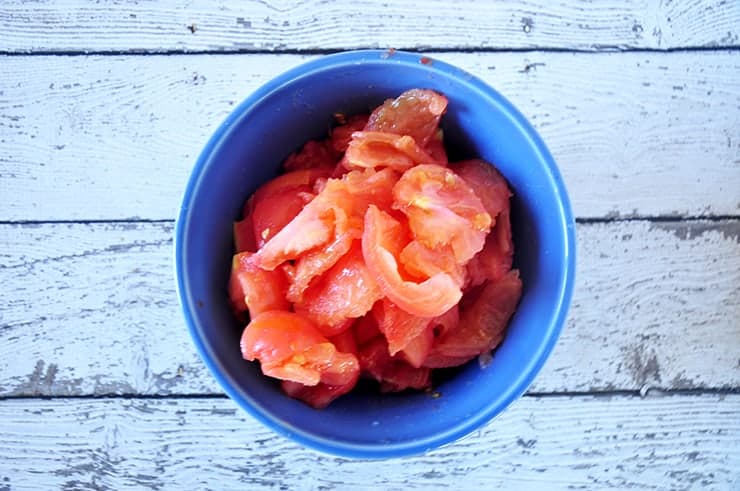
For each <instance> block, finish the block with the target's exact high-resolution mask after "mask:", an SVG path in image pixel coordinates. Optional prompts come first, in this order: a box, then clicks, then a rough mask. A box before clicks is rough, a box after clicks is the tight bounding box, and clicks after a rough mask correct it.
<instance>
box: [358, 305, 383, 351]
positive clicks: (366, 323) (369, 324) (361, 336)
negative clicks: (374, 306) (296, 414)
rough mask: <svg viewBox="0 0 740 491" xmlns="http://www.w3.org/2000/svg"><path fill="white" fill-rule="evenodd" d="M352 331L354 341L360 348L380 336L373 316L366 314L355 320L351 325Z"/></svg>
mask: <svg viewBox="0 0 740 491" xmlns="http://www.w3.org/2000/svg"><path fill="white" fill-rule="evenodd" d="M352 331H353V332H354V335H355V341H356V342H357V345H358V346H362V345H364V344H366V343H368V342H369V341H371V340H373V339H375V338H377V337H379V336H382V333H381V332H380V329H378V322H377V321H376V320H375V316H374V315H373V314H372V313H368V314H366V315H363V316H362V317H360V318H359V319H357V320H356V321H355V323H354V324H353V325H352Z"/></svg>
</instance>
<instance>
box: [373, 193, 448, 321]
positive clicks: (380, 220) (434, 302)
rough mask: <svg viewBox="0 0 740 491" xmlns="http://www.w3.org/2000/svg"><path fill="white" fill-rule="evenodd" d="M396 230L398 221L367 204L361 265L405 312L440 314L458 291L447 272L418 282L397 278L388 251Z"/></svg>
mask: <svg viewBox="0 0 740 491" xmlns="http://www.w3.org/2000/svg"><path fill="white" fill-rule="evenodd" d="M400 227H401V226H400V224H399V223H398V221H397V220H395V219H394V218H393V217H391V216H390V215H389V214H388V213H385V212H383V211H381V210H379V209H378V207H376V206H374V205H370V207H369V208H368V210H367V213H366V214H365V230H364V231H363V234H362V254H363V257H364V259H365V263H366V264H367V267H368V269H369V270H370V272H371V273H372V274H373V275H374V277H375V278H376V280H377V282H378V285H379V286H380V290H381V291H382V292H383V293H384V294H385V295H386V296H387V297H388V298H389V299H390V300H391V301H392V302H393V303H395V304H396V305H397V306H399V307H400V308H402V309H403V310H405V311H406V312H408V313H410V314H413V315H417V316H419V317H435V316H437V315H440V314H443V313H444V312H446V311H447V310H449V309H450V308H451V307H452V306H453V305H455V304H456V303H457V302H458V301H459V300H460V298H461V296H462V292H461V291H460V288H459V286H458V285H457V283H456V282H455V280H454V279H453V278H452V277H451V276H450V275H448V274H447V273H437V274H435V275H434V276H432V277H431V278H429V279H427V280H424V281H423V282H421V283H416V282H414V281H410V280H405V279H404V278H402V277H401V274H400V272H399V269H398V261H397V259H396V257H395V256H394V255H393V253H392V252H391V251H390V250H389V246H391V247H392V242H393V240H394V239H393V237H397V236H398V233H399V230H400Z"/></svg>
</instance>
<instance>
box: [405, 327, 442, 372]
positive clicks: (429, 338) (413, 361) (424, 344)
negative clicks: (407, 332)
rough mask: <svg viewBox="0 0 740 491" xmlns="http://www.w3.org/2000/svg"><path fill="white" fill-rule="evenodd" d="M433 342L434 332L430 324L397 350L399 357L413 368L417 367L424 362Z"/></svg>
mask: <svg viewBox="0 0 740 491" xmlns="http://www.w3.org/2000/svg"><path fill="white" fill-rule="evenodd" d="M433 344H434V332H433V329H432V325H431V324H427V326H426V327H425V328H424V329H423V330H422V331H421V332H420V333H419V335H418V336H416V337H414V338H411V339H410V340H409V341H408V342H407V343H406V346H405V347H404V348H403V349H402V350H401V351H399V354H400V355H401V358H403V359H404V360H406V362H407V363H408V364H409V365H411V366H412V367H414V368H419V367H421V366H422V365H423V364H424V360H426V359H427V356H429V351H430V350H431V349H432V345H433Z"/></svg>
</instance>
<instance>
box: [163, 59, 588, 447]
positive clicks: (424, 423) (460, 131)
mask: <svg viewBox="0 0 740 491" xmlns="http://www.w3.org/2000/svg"><path fill="white" fill-rule="evenodd" d="M415 87H421V88H430V89H434V90H437V91H439V92H441V93H443V94H445V95H446V96H447V97H448V99H449V108H448V111H447V114H446V115H445V116H444V118H443V125H442V126H443V129H444V131H445V138H446V141H447V146H448V149H449V150H450V152H451V154H452V157H453V158H455V159H459V158H469V157H481V158H484V159H486V160H488V161H491V162H493V163H495V164H496V166H497V167H498V168H499V169H500V170H501V172H502V173H503V174H504V175H505V176H506V178H507V179H508V181H509V183H510V184H511V187H512V188H513V192H514V198H513V201H512V225H513V232H514V241H515V246H516V255H515V267H518V268H519V269H520V271H521V277H522V281H523V284H524V294H523V297H522V301H521V304H520V306H519V309H518V311H517V313H516V314H515V317H514V318H513V320H512V322H511V324H510V329H509V332H508V334H507V336H506V339H505V341H504V342H503V344H502V345H501V346H500V347H499V348H498V349H497V350H496V352H495V355H494V357H493V360H492V361H491V363H490V364H488V365H487V366H486V367H485V368H482V367H481V366H480V365H479V363H477V362H475V361H474V362H471V363H469V364H468V365H466V366H465V367H463V368H462V369H460V370H458V371H457V373H456V374H455V375H454V376H452V377H448V378H447V379H446V380H444V381H443V382H442V383H441V384H440V385H439V386H437V387H436V388H435V389H436V392H437V393H438V394H439V396H436V394H435V396H432V395H431V394H428V393H409V394H407V393H404V394H399V395H378V394H374V393H371V392H369V391H365V392H360V393H357V394H351V395H349V396H345V397H343V398H341V399H339V400H337V401H335V402H334V403H333V404H332V405H331V406H330V407H329V408H327V409H324V410H321V411H317V410H313V409H311V408H309V407H307V406H305V405H304V404H303V403H301V402H299V401H295V400H292V399H290V398H288V397H286V396H284V395H283V394H282V393H281V392H280V389H279V386H278V384H276V383H275V382H274V381H271V380H269V379H268V378H266V377H264V376H262V374H261V372H260V370H259V367H258V365H257V364H251V363H248V362H245V361H244V360H243V359H242V358H241V355H240V352H239V337H240V334H241V330H242V327H243V326H241V325H239V324H238V323H237V322H236V321H235V319H234V318H233V316H232V314H231V312H230V309H229V305H228V299H227V294H226V285H227V281H228V275H229V270H230V264H231V257H232V254H233V248H232V222H233V221H234V220H235V219H237V217H238V215H239V212H240V209H241V207H242V204H243V202H244V200H245V199H246V198H247V197H248V196H249V195H250V194H251V193H252V192H253V191H254V190H255V189H256V188H257V187H258V186H259V185H260V184H262V183H264V182H265V181H267V180H268V179H270V178H271V177H274V176H275V175H277V173H278V172H279V169H280V164H281V162H282V161H283V160H284V159H285V157H287V155H288V154H289V153H290V152H291V151H293V150H295V149H297V148H299V147H300V146H301V145H302V144H303V143H305V142H306V141H307V140H309V139H311V138H318V137H323V136H326V134H327V131H328V129H329V127H330V125H331V123H332V119H333V118H332V115H333V114H334V113H336V112H345V113H347V114H353V113H358V112H367V111H368V110H370V109H371V108H373V107H375V106H377V105H378V104H380V103H381V102H382V101H383V100H384V99H386V98H389V97H395V96H397V95H398V94H400V93H401V92H403V91H404V90H406V89H410V88H415ZM572 227H573V221H572V217H571V215H570V209H569V205H568V201H567V196H566V195H565V191H564V187H563V184H562V182H561V179H560V176H559V174H558V172H557V169H556V168H555V165H554V162H553V161H552V159H551V157H550V156H549V154H548V153H547V150H546V149H545V147H544V145H543V144H542V143H541V142H540V140H539V138H538V137H537V136H536V134H535V133H534V130H532V128H531V127H530V126H529V125H528V124H527V123H526V121H525V120H524V119H523V117H522V116H521V115H519V113H518V112H516V110H515V109H514V108H513V107H512V106H511V105H510V104H509V103H508V102H507V101H506V100H505V99H503V98H502V97H501V96H500V95H498V94H497V93H496V92H494V91H492V90H491V89H490V88H488V87H486V86H484V85H483V84H482V83H481V82H480V81H479V80H477V79H475V78H474V77H472V76H471V75H469V74H467V73H465V72H462V71H460V70H458V69H456V68H454V67H451V66H449V65H446V64H444V63H440V62H437V61H436V60H435V61H433V62H432V63H431V64H424V63H420V57H419V56H418V55H414V54H410V53H396V54H395V55H393V56H390V57H384V56H383V54H382V53H381V52H380V51H369V52H353V53H344V54H340V55H333V56H328V57H323V58H321V59H319V60H317V61H314V62H310V63H309V64H307V65H304V66H302V67H299V68H297V69H294V70H292V71H290V72H288V73H286V74H284V75H283V76H281V77H279V78H278V79H276V80H274V81H273V82H271V83H270V84H268V85H267V86H265V87H263V88H262V89H260V90H259V91H258V92H256V93H255V94H253V95H252V96H251V97H250V98H249V99H247V100H246V101H245V102H244V103H242V104H241V105H240V106H239V107H238V108H237V109H236V110H235V111H234V113H233V114H232V115H231V116H230V117H229V119H228V120H227V121H226V122H225V123H224V124H223V125H222V127H221V128H220V129H219V130H218V132H217V133H216V135H215V136H214V137H213V139H212V140H211V142H210V143H209V144H208V146H207V147H206V149H205V150H204V152H203V154H202V156H201V159H200V160H199V162H198V164H197V166H196V168H195V170H194V174H193V176H192V178H191V182H190V184H189V187H188V190H187V191H186V194H185V198H184V201H183V208H182V211H181V215H180V218H179V220H178V231H177V261H176V262H177V271H178V280H179V282H178V285H179V288H180V294H181V300H182V303H183V307H184V310H185V312H186V317H187V318H188V323H189V325H190V329H191V333H192V335H193V338H194V340H195V343H196V345H197V347H198V349H199V351H200V352H201V355H202V356H203V358H204V360H205V362H206V364H207V365H208V366H209V368H211V370H212V371H213V373H214V375H215V376H216V378H217V379H218V380H219V382H220V383H221V384H222V385H223V387H224V389H225V390H226V391H227V393H228V394H229V395H230V396H231V397H232V398H234V399H235V400H236V401H237V402H238V403H239V404H240V405H241V406H243V407H244V408H245V409H247V410H248V411H249V412H250V413H252V414H253V415H254V416H256V417H257V418H258V419H260V420H262V421H263V422H264V423H267V424H268V425H269V426H271V427H272V428H273V429H275V430H277V431H279V432H281V433H283V434H284V435H286V436H289V437H292V438H294V439H296V440H298V441H300V442H302V443H304V444H307V445H309V446H312V447H314V448H317V449H319V450H323V451H327V452H330V453H335V454H339V455H345V456H361V457H387V456H394V455H402V454H408V453H416V452H420V451H424V450H427V449H430V448H433V447H436V446H438V445H440V444H442V443H446V442H449V441H452V440H454V439H456V438H458V437H460V436H462V435H464V434H466V433H468V432H469V431H472V430H473V429H474V428H476V427H478V426H479V425H481V424H482V423H484V422H486V421H487V420H489V419H490V418H491V417H492V416H494V415H495V414H497V413H498V412H500V411H501V410H502V409H503V408H505V407H506V406H507V405H508V404H509V403H510V402H511V401H512V400H513V399H515V398H516V397H517V396H519V395H520V394H521V393H522V392H523V391H524V390H525V389H526V387H527V386H528V385H529V383H530V382H531V380H532V378H533V377H534V375H535V374H536V372H537V371H538V370H539V368H540V367H541V365H542V363H543V362H544V360H545V358H546V357H547V355H548V354H549V352H550V350H551V348H552V346H553V344H554V342H555V340H556V338H557V335H558V333H559V330H560V327H561V325H562V323H563V320H564V315H565V310H566V308H567V303H568V300H569V296H570V291H571V288H572V276H573V261H574V257H573V252H574V251H573V229H572Z"/></svg>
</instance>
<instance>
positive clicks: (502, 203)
mask: <svg viewBox="0 0 740 491" xmlns="http://www.w3.org/2000/svg"><path fill="white" fill-rule="evenodd" d="M450 168H451V169H452V170H454V171H455V172H456V173H457V174H458V175H459V176H460V177H462V178H463V179H464V180H465V182H466V183H467V184H468V186H470V187H471V188H472V189H473V191H474V192H475V195H476V196H478V198H480V200H481V202H482V203H483V206H484V207H485V209H486V211H487V212H488V214H489V215H491V218H492V219H494V220H495V219H496V217H497V216H498V214H499V213H501V212H502V211H504V210H508V209H509V198H511V191H510V190H509V185H508V184H507V183H506V179H504V176H502V175H501V173H500V172H499V171H498V170H496V168H495V167H494V166H492V165H491V164H489V163H488V162H486V161H485V160H481V159H472V160H465V161H462V162H457V163H455V164H452V165H451V166H450Z"/></svg>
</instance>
